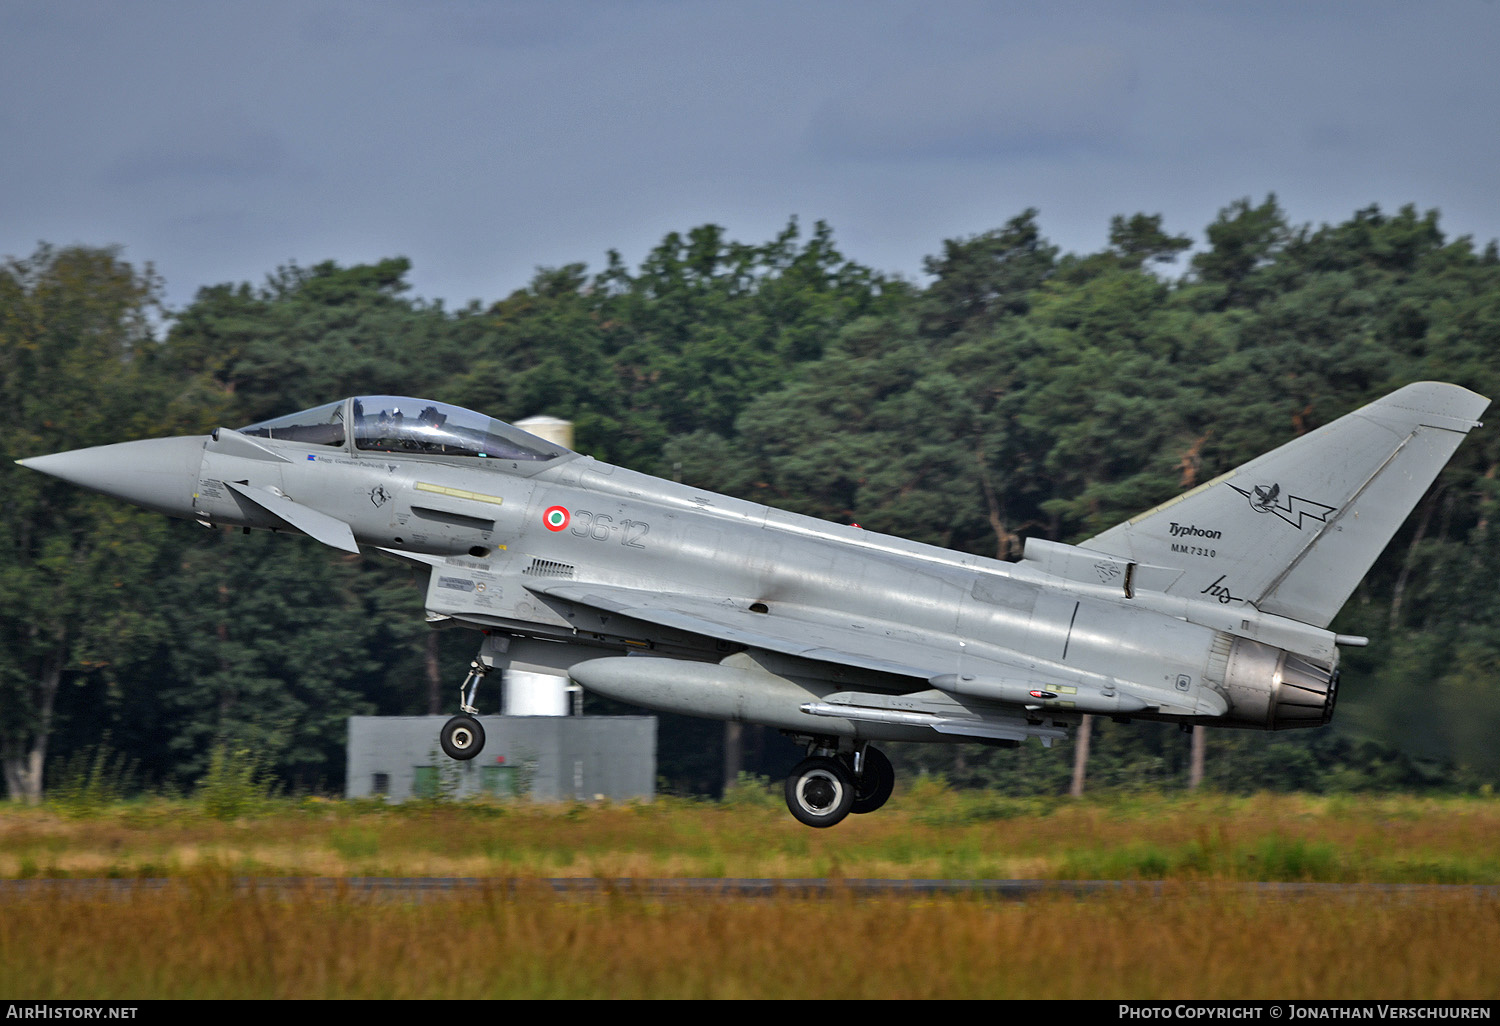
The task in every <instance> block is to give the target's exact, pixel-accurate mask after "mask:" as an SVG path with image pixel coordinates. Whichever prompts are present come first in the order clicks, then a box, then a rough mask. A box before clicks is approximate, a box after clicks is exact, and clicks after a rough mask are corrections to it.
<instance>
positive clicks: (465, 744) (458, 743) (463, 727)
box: [438, 715, 484, 762]
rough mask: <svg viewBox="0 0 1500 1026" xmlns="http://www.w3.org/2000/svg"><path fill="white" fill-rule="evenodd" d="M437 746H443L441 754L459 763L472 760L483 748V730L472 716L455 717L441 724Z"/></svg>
mask: <svg viewBox="0 0 1500 1026" xmlns="http://www.w3.org/2000/svg"><path fill="white" fill-rule="evenodd" d="M438 744H440V745H442V746H443V754H445V755H447V756H448V758H450V759H457V760H459V761H460V762H463V761H464V760H466V759H472V758H474V756H476V755H478V754H479V751H480V749H482V748H483V747H484V728H483V727H481V726H480V725H479V721H478V720H476V719H475V718H474V717H472V716H464V715H460V716H455V717H453V719H451V720H449V721H448V722H447V723H445V724H443V729H442V730H441V731H440V732H439V733H438Z"/></svg>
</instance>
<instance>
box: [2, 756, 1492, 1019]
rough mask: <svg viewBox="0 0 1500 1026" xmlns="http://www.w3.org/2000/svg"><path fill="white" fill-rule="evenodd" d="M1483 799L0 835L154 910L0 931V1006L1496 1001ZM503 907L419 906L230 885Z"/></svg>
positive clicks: (29, 829)
mask: <svg viewBox="0 0 1500 1026" xmlns="http://www.w3.org/2000/svg"><path fill="white" fill-rule="evenodd" d="M1497 841H1500V802H1497V801H1495V800H1493V799H1489V798H1467V799H1457V798H1454V799H1446V798H1431V799H1429V798H1409V797H1378V796H1349V797H1339V798H1310V797H1305V796H1302V797H1299V796H1268V795H1262V796H1256V797H1251V798H1230V797H1223V796H1209V795H1204V796H1194V797H1160V796H1141V795H1136V796H1110V797H1104V796H1101V797H1096V798H1090V799H1087V800H1083V801H1071V800H1063V799H1047V800H1016V799H1009V798H1005V797H1002V796H999V795H995V794H991V793H983V792H980V793H958V792H953V791H949V790H947V789H945V788H943V787H941V786H940V785H935V784H928V783H919V784H918V785H916V786H914V787H912V788H909V789H907V790H905V791H903V792H901V793H898V795H897V796H896V798H895V799H894V800H893V801H892V803H891V805H890V806H888V807H887V809H885V810H882V812H880V813H879V814H876V815H874V816H856V817H851V818H850V819H849V820H848V821H846V822H845V823H844V824H842V825H840V826H839V827H836V828H834V829H832V830H822V831H820V830H810V829H807V828H805V827H802V826H800V825H798V824H796V823H795V822H793V821H792V820H791V818H790V817H789V816H788V815H787V813H786V811H785V808H784V807H783V806H782V805H781V803H780V801H779V798H777V796H776V795H775V793H774V789H771V790H767V789H762V788H759V787H754V786H751V787H746V788H742V789H740V790H739V791H737V792H735V793H734V794H732V795H731V797H730V799H729V800H727V801H725V802H722V803H710V802H693V801H687V800H681V799H664V800H659V801H657V802H655V803H651V804H642V805H619V806H609V805H597V806H596V805H588V806H585V805H576V806H567V805H563V806H530V805H481V804H464V805H453V804H441V803H434V804H427V805H408V806H405V807H399V808H398V807H388V808H387V807H381V806H377V805H366V804H356V803H345V802H336V801H319V800H313V799H308V800H301V801H294V800H268V799H261V800H257V801H255V802H250V803H248V804H246V805H244V806H242V807H239V808H235V809H232V810H225V809H223V808H214V809H212V811H209V809H207V808H206V807H205V805H204V804H203V803H202V802H197V801H190V800H179V801H165V800H143V801H137V802H121V803H103V804H100V805H96V806H92V807H89V808H80V807H75V808H67V807H45V806H44V807H42V808H37V809H24V808H7V809H3V810H0V878H5V879H22V878H46V877H73V878H92V877H115V878H160V877H169V878H174V879H175V880H176V881H178V882H177V883H176V884H175V885H173V886H171V887H167V888H161V887H153V888H151V889H144V888H143V889H139V890H131V889H126V890H125V891H123V892H118V893H113V894H111V895H109V896H105V897H87V896H80V895H78V894H77V893H70V892H66V891H43V892H39V893H33V894H30V895H29V896H24V897H18V896H12V897H9V898H7V899H5V904H4V906H3V907H0V997H18V998H26V999H41V998H48V997H54V998H87V997H96V998H98V997H114V998H126V999H128V998H153V997H260V998H271V997H361V998H365V997H667V998H686V997H809V998H847V997H860V998H903V997H909V998H919V997H943V998H959V997H1090V998H1193V997H1200V998H1280V999H1294V998H1335V997H1344V998H1359V997H1364V998H1467V999H1478V998H1487V999H1494V998H1497V997H1500V971H1497V969H1496V967H1495V966H1496V959H1495V957H1494V954H1493V952H1495V951H1497V950H1500V900H1497V899H1496V898H1495V897H1494V895H1493V893H1491V892H1484V891H1478V892H1476V891H1475V890H1474V889H1471V888H1459V889H1454V888H1443V887H1431V888H1402V889H1399V890H1396V891H1383V890H1379V889H1374V890H1368V891H1367V890H1361V891H1357V892H1353V893H1351V892H1348V891H1336V892H1334V893H1327V894H1323V893H1320V894H1312V895H1302V896H1298V897H1287V896H1285V895H1278V894H1276V893H1275V892H1263V891H1259V890H1255V889H1246V888H1243V887H1241V886H1239V885H1240V884H1242V883H1245V882H1250V881H1280V880H1285V881H1326V882H1343V883H1364V884H1456V883H1458V884H1500V845H1497V843H1496V842H1497ZM267 876H291V877H344V876H462V877H480V878H486V879H494V880H500V879H504V880H507V881H521V884H520V885H519V886H518V887H506V888H501V887H494V888H489V887H481V888H478V889H475V890H469V891H463V892H455V893H452V894H446V895H428V896H425V897H423V898H422V899H421V900H409V899H396V898H394V897H391V896H389V895H386V896H381V895H373V894H370V893H368V892H363V891H358V890H355V889H348V890H339V889H331V890H330V889H326V888H325V889H316V890H315V889H311V888H309V889H306V890H299V889H297V888H295V887H294V888H291V889H282V890H261V891H256V890H254V889H247V888H246V887H244V886H242V885H236V883H235V881H236V879H237V878H238V879H241V880H243V878H245V877H267ZM569 876H572V877H578V876H582V877H600V878H609V879H614V878H621V877H779V878H807V877H822V878H831V879H834V880H837V879H839V878H850V879H852V878H904V879H929V878H953V879H971V878H1009V879H1055V880H1068V879H1140V880H1163V881H1169V882H1170V883H1169V884H1168V885H1167V887H1166V888H1165V889H1163V890H1162V891H1161V892H1160V893H1159V894H1155V895H1146V894H1139V893H1130V892H1125V893H1120V894H1113V895H1109V896H1099V895H1093V896H1089V897H1086V898H1069V897H1065V896H1060V895H1053V896H1046V897H1039V898H1035V899H1032V900H1028V901H1025V902H1014V901H1001V900H994V899H981V898H974V897H962V896H952V897H943V896H939V897H932V896H927V897H890V896H882V897H857V896H854V895H852V894H848V893H842V894H840V893H836V894H835V895H834V896H833V897H829V898H822V899H809V898H798V897H791V896H783V897H775V898H756V899H729V898H719V899H700V900H686V899H661V898H649V897H640V896H633V895H629V894H623V893H618V892H616V893H605V894H601V895H597V896H593V897H587V898H583V897H576V896H575V897H566V898H564V897H558V896H556V895H554V894H552V893H551V892H550V891H545V890H543V889H542V888H529V887H527V886H526V884H525V881H528V880H534V879H542V878H548V877H569Z"/></svg>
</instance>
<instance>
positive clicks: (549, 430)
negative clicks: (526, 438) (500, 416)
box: [516, 416, 573, 449]
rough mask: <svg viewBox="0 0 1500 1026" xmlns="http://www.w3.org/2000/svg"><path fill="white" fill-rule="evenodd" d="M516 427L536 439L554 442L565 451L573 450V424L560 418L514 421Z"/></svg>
mask: <svg viewBox="0 0 1500 1026" xmlns="http://www.w3.org/2000/svg"><path fill="white" fill-rule="evenodd" d="M516 427H518V428H520V429H521V430H522V431H525V432H528V433H529V434H533V435H536V436H537V437H538V438H545V439H546V440H547V441H549V442H556V443H557V444H558V445H560V446H562V447H563V448H565V449H571V448H573V422H572V421H571V420H563V419H562V418H561V417H547V416H536V417H527V418H526V419H525V420H518V421H516Z"/></svg>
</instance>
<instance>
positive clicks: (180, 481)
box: [19, 382, 1489, 827]
mask: <svg viewBox="0 0 1500 1026" xmlns="http://www.w3.org/2000/svg"><path fill="white" fill-rule="evenodd" d="M1488 405H1489V400H1488V399H1486V398H1485V397H1483V396H1480V395H1476V394H1475V393H1473V392H1470V391H1468V390H1467V389H1464V388H1460V387H1458V386H1456V385H1450V384H1441V383H1435V382H1424V383H1420V384H1414V385H1408V386H1407V387H1405V388H1402V389H1400V390H1399V391H1396V392H1393V393H1391V394H1390V395H1387V396H1386V397H1385V398H1383V399H1379V400H1377V401H1376V402H1373V403H1371V404H1369V405H1368V406H1365V407H1363V408H1361V409H1359V410H1356V411H1354V412H1353V413H1350V414H1348V415H1347V416H1345V417H1342V418H1340V419H1338V420H1336V421H1333V422H1332V423H1330V424H1327V425H1325V426H1324V427H1322V428H1319V429H1318V430H1316V431H1313V432H1310V433H1308V434H1305V435H1303V436H1301V437H1298V438H1295V439H1293V440H1292V441H1289V442H1287V443H1286V444H1285V445H1283V446H1281V447H1280V448H1279V449H1276V450H1274V451H1273V452H1270V453H1268V454H1266V455H1264V456H1261V457H1259V458H1257V459H1254V460H1251V461H1250V462H1249V463H1246V464H1244V465H1243V466H1241V467H1238V468H1236V469H1235V470H1232V471H1230V472H1229V473H1227V474H1224V475H1222V476H1220V477H1218V478H1216V479H1214V480H1212V481H1210V482H1208V483H1207V484H1204V485H1201V486H1199V487H1198V488H1195V489H1193V490H1192V491H1190V492H1187V493H1186V494H1184V495H1180V496H1178V497H1177V498H1175V499H1172V500H1171V501H1169V502H1166V503H1164V504H1163V505H1161V506H1158V507H1156V508H1155V509H1152V510H1148V511H1147V512H1145V513H1142V514H1141V515H1139V516H1137V517H1134V518H1132V519H1131V520H1128V521H1126V522H1125V523H1122V524H1120V525H1118V526H1116V527H1114V528H1111V529H1110V530H1107V531H1105V532H1104V533H1103V534H1100V535H1098V536H1096V537H1094V538H1091V539H1089V540H1088V541H1085V542H1083V543H1082V544H1080V545H1065V544H1061V543H1058V542H1054V541H1047V540H1044V539H1038V538H1030V539H1028V540H1027V542H1026V545H1025V549H1024V553H1023V558H1022V559H1021V560H1020V561H1019V562H1015V563H1007V562H1001V561H997V560H993V559H986V558H983V557H980V556H974V555H967V554H964V553H960V552H955V551H951V550H947V549H942V548H938V547H935V546H931V545H924V544H919V543H917V542H912V541H906V540H903V539H901V538H896V537H890V536H887V535H882V534H877V533H875V532H872V531H865V530H861V529H859V528H858V527H854V526H847V525H840V524H832V523H826V522H823V521H820V520H816V519H812V518H809V517H805V516H799V515H797V514H794V513H788V512H785V511H782V510H778V509H774V508H771V507H767V506H762V505H758V504H756V503H753V502H746V501H744V500H741V499H735V498H730V497H727V496H723V495H716V494H714V493H712V492H709V491H705V490H703V489H699V488H694V487H692V486H690V485H685V484H677V483H673V482H669V481H663V480H660V479H658V478H654V477H650V476H648V475H646V474H641V473H636V472H634V471H631V470H627V469H625V468H623V467H615V466H610V465H609V464H606V463H601V462H598V461H596V460H594V459H592V458H590V457H588V456H583V455H580V454H579V453H576V452H573V451H570V450H568V449H566V448H563V447H561V446H559V445H556V444H553V443H552V442H549V441H545V440H543V439H541V438H538V437H535V436H533V435H530V434H527V433H526V432H523V431H521V430H519V429H517V428H515V427H513V426H511V425H509V424H505V423H502V422H501V421H498V420H494V419H491V418H490V417H487V416H484V415H482V414H479V413H475V412H473V411H470V410H466V409H462V408H460V407H457V406H451V405H448V404H446V403H442V402H434V401H431V400H426V399H413V398H409V397H405V396H389V395H367V396H360V397H356V398H347V399H340V400H338V401H337V402H332V403H328V404H327V405H325V406H319V407H317V408H316V409H311V410H304V411H302V412H300V413H293V414H290V415H288V416H284V417H278V418H276V419H274V420H267V421H263V422H261V423H257V424H251V425H249V426H247V427H242V428H239V429H236V430H230V429H227V428H220V429H218V430H216V431H214V432H213V434H211V435H202V436H191V437H177V438H161V439H148V440H142V441H133V442H122V443H119V444H115V445H105V446H99V447H97V448H92V449H79V450H75V451H72V452H64V453H58V454H55V455H51V456H39V457H33V458H31V459H25V460H21V461H19V462H20V463H21V464H22V465H23V466H26V467H30V468H31V469H33V470H39V471H42V472H43V473H46V474H51V475H54V476H56V477H59V478H62V479H64V480H66V481H70V482H72V483H74V484H77V485H80V486H82V487H85V488H91V489H94V490H96V491H100V492H103V493H105V494H108V495H112V496H115V497H117V498H120V499H124V500H126V501H128V502H133V503H136V504H138V505H141V506H144V507H146V508H148V509H152V510H157V511H159V512H162V513H166V514H168V515H170V516H176V517H185V518H192V519H195V520H198V521H200V522H202V523H204V524H206V525H210V526H212V525H226V524H228V525H237V526H240V527H244V528H248V529H257V528H264V529H269V530H272V531H287V532H298V533H301V534H305V535H308V536H309V537H312V538H314V539H316V540H318V541H320V542H322V543H323V544H325V545H330V546H333V547H334V548H336V549H341V550H344V551H347V552H359V551H361V549H362V547H366V548H369V549H372V550H375V551H377V552H381V553H385V554H387V555H390V556H394V557H396V558H398V559H402V560H405V561H407V562H409V563H412V564H415V565H416V566H417V567H419V568H420V569H421V570H422V571H423V572H424V573H425V575H426V610H427V618H428V620H430V621H432V622H434V623H437V624H450V625H451V624H458V625H462V626H464V627H468V628H473V629H475V630H478V631H480V632H482V635H483V637H482V641H481V644H480V648H479V653H478V654H477V656H476V657H475V659H474V661H473V663H472V664H471V667H470V673H469V675H468V677H467V679H466V680H465V681H464V682H463V684H462V685H461V686H460V693H459V694H460V700H459V708H460V710H461V712H460V713H459V714H458V715H456V716H454V717H453V718H452V719H450V720H448V721H447V723H446V724H445V725H444V726H443V728H442V730H441V733H440V742H441V745H442V748H443V750H444V751H445V752H446V753H447V754H448V755H449V756H450V757H452V758H454V759H472V758H473V757H474V756H476V755H478V754H479V753H480V752H481V751H482V750H483V748H484V741H485V739H484V731H483V730H482V728H481V727H480V724H479V721H478V720H477V719H476V718H475V717H476V716H477V713H478V697H477V696H478V690H479V687H480V685H481V682H482V681H483V680H484V678H485V676H486V675H487V674H488V673H490V672H491V671H493V670H495V669H506V668H513V669H520V670H530V671H540V672H548V673H553V674H557V675H568V676H571V677H572V678H573V679H574V680H576V681H577V682H578V683H580V684H581V685H583V686H584V687H585V688H587V689H590V690H592V691H595V692H597V693H599V694H601V695H607V696H609V697H611V698H615V699H619V700H621V701H623V702H627V703H630V704H632V705H636V706H644V707H646V708H649V709H655V710H662V711H669V712H677V713H687V714H691V715H695V716H703V717H710V718H717V719H725V720H739V721H743V722H746V723H759V724H765V725H768V726H771V727H776V728H779V729H780V730H782V731H783V732H785V733H787V734H789V735H791V736H793V737H794V738H796V739H798V740H799V741H800V742H801V743H802V744H803V745H805V746H806V752H807V757H806V758H805V759H803V760H802V761H801V762H799V763H798V764H797V765H796V766H795V767H794V768H793V769H792V770H791V773H790V774H789V775H788V777H787V780H786V801H787V806H788V808H789V809H790V810H791V812H792V815H794V816H795V817H796V818H797V819H798V820H800V821H801V822H803V823H805V824H807V825H809V826H814V827H828V826H832V825H834V824H836V823H838V822H840V821H842V820H843V819H844V818H845V817H846V816H847V815H848V814H849V813H851V812H853V813H869V812H873V811H875V810H876V809H879V808H880V807H881V806H882V805H884V804H885V802H886V800H887V799H888V798H889V797H890V795H891V792H892V787H893V785H894V780H895V775H894V772H893V771H892V768H891V763H890V760H889V759H888V758H887V757H886V756H885V755H883V754H882V753H881V751H880V750H879V749H878V748H876V747H874V746H873V743H874V742H880V741H931V742H980V743H985V744H993V745H1016V744H1018V743H1020V742H1021V741H1023V740H1026V739H1028V738H1039V739H1040V740H1041V742H1042V743H1043V744H1045V745H1050V744H1051V743H1052V742H1053V741H1055V740H1057V739H1060V738H1064V737H1066V736H1067V734H1068V731H1069V729H1070V728H1072V727H1074V726H1076V725H1077V724H1078V722H1079V720H1080V718H1081V717H1082V716H1083V715H1084V714H1088V713H1093V714H1099V715H1105V716H1111V717H1117V718H1122V719H1123V718H1132V717H1135V718H1140V719H1147V720H1166V721H1171V722H1176V723H1180V724H1184V725H1189V724H1208V725H1215V726H1224V727H1240V728H1253V729H1260V730H1284V729H1296V728H1303V727H1316V726H1319V725H1321V724H1326V723H1327V722H1328V721H1329V719H1330V718H1331V717H1332V715H1333V710H1334V703H1335V700H1336V698H1337V694H1338V679H1339V675H1338V662H1339V646H1348V645H1354V646H1358V645H1364V644H1365V643H1366V640H1367V639H1365V638H1360V637H1352V636H1346V635H1339V634H1335V633H1332V632H1331V631H1329V630H1328V625H1329V623H1330V622H1331V621H1332V620H1333V617H1334V615H1335V614H1336V613H1337V612H1338V610H1339V607H1340V606H1342V605H1343V604H1344V601H1345V600H1346V599H1347V598H1348V597H1349V595H1350V593H1351V592H1352V591H1353V590H1354V587H1355V586H1356V585H1357V584H1358V583H1359V581H1360V579H1361V578H1362V577H1363V576H1364V574H1365V573H1366V572H1367V571H1368V569H1369V567H1370V565H1371V564H1372V563H1373V562H1374V560H1375V558H1376V556H1378V555H1379V554H1380V552H1381V550H1382V549H1384V548H1385V546H1386V544H1387V543H1388V542H1389V541H1390V539H1391V536H1392V535H1393V534H1394V533H1395V531H1396V529H1397V528H1398V527H1399V526H1400V525H1401V523H1402V521H1403V520H1404V519H1405V518H1406V516H1407V514H1408V513H1409V512H1410V510H1411V509H1412V507H1413V506H1414V505H1415V504H1416V503H1417V501H1418V500H1419V499H1420V498H1421V497H1422V495H1423V493H1424V492H1425V491H1426V489H1427V487H1428V486H1429V485H1430V484H1431V483H1432V480H1433V478H1434V477H1436V475H1437V473H1438V471H1439V470H1441V469H1442V467H1443V465H1444V464H1445V463H1446V462H1447V460H1448V459H1449V457H1450V456H1452V454H1453V452H1454V450H1455V449H1457V447H1458V445H1459V443H1460V442H1461V441H1462V440H1463V437H1464V435H1465V434H1467V433H1468V432H1469V431H1470V430H1471V429H1472V428H1475V427H1477V426H1478V421H1477V419H1476V418H1478V417H1479V415H1480V414H1481V413H1483V411H1484V410H1485V408H1486V407H1487V406H1488Z"/></svg>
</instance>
